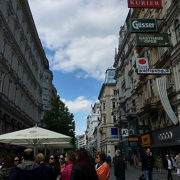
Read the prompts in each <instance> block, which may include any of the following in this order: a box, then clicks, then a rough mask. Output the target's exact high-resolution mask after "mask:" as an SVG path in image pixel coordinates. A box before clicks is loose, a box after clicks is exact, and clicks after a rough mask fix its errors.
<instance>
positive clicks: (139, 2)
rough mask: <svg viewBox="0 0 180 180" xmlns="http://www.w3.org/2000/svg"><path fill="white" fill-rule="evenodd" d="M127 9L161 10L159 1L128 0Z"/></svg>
mask: <svg viewBox="0 0 180 180" xmlns="http://www.w3.org/2000/svg"><path fill="white" fill-rule="evenodd" d="M128 7H129V8H162V3H161V0H128Z"/></svg>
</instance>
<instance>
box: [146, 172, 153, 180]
mask: <svg viewBox="0 0 180 180" xmlns="http://www.w3.org/2000/svg"><path fill="white" fill-rule="evenodd" d="M145 177H146V180H152V170H145Z"/></svg>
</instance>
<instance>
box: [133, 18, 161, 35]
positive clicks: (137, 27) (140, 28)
mask: <svg viewBox="0 0 180 180" xmlns="http://www.w3.org/2000/svg"><path fill="white" fill-rule="evenodd" d="M130 22H131V32H132V33H140V32H157V31H158V28H157V23H156V19H137V18H132V19H131V20H130Z"/></svg>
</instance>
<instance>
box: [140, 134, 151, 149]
mask: <svg viewBox="0 0 180 180" xmlns="http://www.w3.org/2000/svg"><path fill="white" fill-rule="evenodd" d="M150 145H151V137H150V134H145V135H143V136H141V146H142V147H147V146H150Z"/></svg>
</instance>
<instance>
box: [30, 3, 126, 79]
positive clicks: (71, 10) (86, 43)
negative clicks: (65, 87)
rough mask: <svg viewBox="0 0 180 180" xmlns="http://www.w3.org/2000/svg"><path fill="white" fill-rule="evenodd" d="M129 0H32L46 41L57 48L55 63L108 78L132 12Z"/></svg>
mask: <svg viewBox="0 0 180 180" xmlns="http://www.w3.org/2000/svg"><path fill="white" fill-rule="evenodd" d="M126 1H127V0H43V1H42V0H29V3H30V7H31V10H32V14H33V16H34V19H35V22H36V26H37V30H38V32H39V35H40V38H41V40H42V42H43V45H44V46H45V47H46V48H48V49H50V50H53V51H54V52H55V54H54V55H53V57H52V55H51V58H50V59H51V60H50V65H51V67H52V68H53V69H56V70H61V71H64V72H72V71H74V70H77V69H81V70H83V71H84V72H85V74H86V77H89V76H90V77H94V78H97V79H101V80H102V79H104V72H105V69H106V68H107V67H109V66H111V65H112V64H113V61H114V48H115V47H116V46H117V45H118V42H117V40H118V32H119V27H120V26H121V25H123V23H124V20H125V17H126V15H127V12H128V8H127V2H126Z"/></svg>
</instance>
